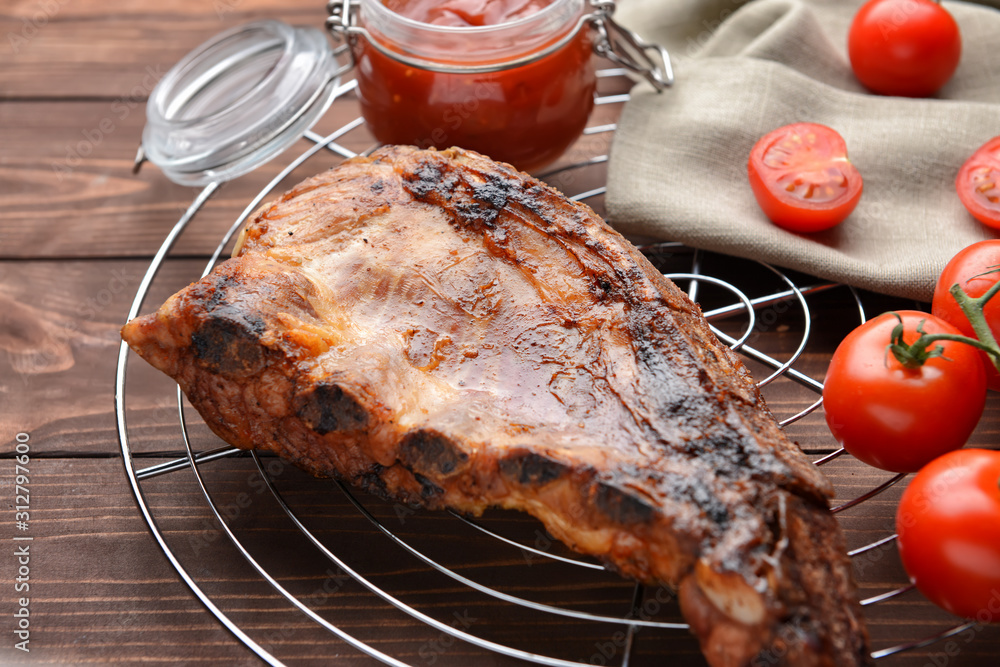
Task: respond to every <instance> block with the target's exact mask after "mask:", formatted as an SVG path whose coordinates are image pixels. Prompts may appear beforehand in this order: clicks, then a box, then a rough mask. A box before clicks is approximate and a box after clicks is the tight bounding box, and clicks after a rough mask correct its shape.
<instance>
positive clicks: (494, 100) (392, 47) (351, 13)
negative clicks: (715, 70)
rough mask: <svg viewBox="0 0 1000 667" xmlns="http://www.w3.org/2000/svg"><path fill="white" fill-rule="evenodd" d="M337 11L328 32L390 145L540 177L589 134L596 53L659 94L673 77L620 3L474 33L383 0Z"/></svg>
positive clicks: (554, 7) (590, 0)
mask: <svg viewBox="0 0 1000 667" xmlns="http://www.w3.org/2000/svg"><path fill="white" fill-rule="evenodd" d="M495 1H496V2H499V3H503V2H509V0H495ZM403 2H405V0H403ZM425 4H426V3H425ZM398 6H404V7H405V5H398ZM329 8H330V14H331V16H330V19H329V20H328V26H329V27H330V29H331V31H332V32H333V34H334V35H335V36H338V37H340V38H342V39H344V40H345V42H346V43H347V45H348V47H349V50H350V54H351V56H352V59H353V60H354V63H355V69H356V77H357V82H358V97H359V99H360V103H361V112H362V115H363V116H364V118H365V121H366V122H367V124H368V127H369V128H370V129H371V131H372V133H373V134H374V135H375V138H376V139H378V140H379V141H380V142H382V143H387V144H412V145H416V146H420V147H422V148H427V147H432V146H433V147H436V148H447V147H449V146H460V147H462V148H469V149H472V150H476V151H478V152H480V153H483V154H485V155H488V156H489V157H491V158H493V159H496V160H501V161H504V162H509V163H512V164H513V165H514V166H516V167H518V168H520V169H523V170H526V171H530V170H533V169H537V168H539V167H541V166H543V165H545V164H548V163H549V162H552V161H553V160H555V159H556V158H557V157H558V156H559V155H560V154H561V153H562V152H563V151H565V150H566V149H567V148H568V147H569V146H570V144H572V143H573V141H575V140H576V138H577V137H578V136H579V135H580V133H581V132H582V130H583V128H584V125H585V124H586V122H587V117H588V116H589V115H590V111H591V109H592V108H593V104H594V90H595V81H596V77H595V73H594V64H593V62H592V54H593V53H594V52H595V51H596V52H597V53H598V54H600V55H604V56H606V57H609V58H610V59H612V60H613V61H614V62H617V63H619V64H622V65H624V66H626V67H628V68H630V69H632V70H634V71H637V72H641V73H642V74H644V75H645V76H646V78H647V79H648V80H649V81H650V82H651V83H653V85H654V86H656V87H657V88H658V89H662V88H663V87H664V86H666V85H669V83H670V80H671V79H672V74H671V73H670V64H669V58H668V56H667V54H666V52H665V51H663V50H662V49H660V48H659V47H657V46H655V45H650V44H646V43H645V42H642V40H640V39H639V38H638V37H637V36H636V35H635V34H634V33H631V32H629V31H627V30H624V29H623V28H621V27H620V26H618V25H617V24H616V23H614V21H612V20H611V16H610V15H611V13H612V12H613V11H614V3H613V2H610V1H609V0H552V1H551V2H549V3H548V4H546V5H545V6H543V7H541V8H540V9H539V10H537V11H535V12H534V13H530V14H527V15H524V16H521V17H519V18H515V19H513V20H509V21H506V22H500V23H498V24H496V25H472V26H450V25H448V26H445V25H435V24H432V23H425V22H422V21H418V20H414V19H413V18H407V17H406V16H403V15H402V14H400V13H397V12H394V11H392V10H391V9H389V8H388V7H386V6H385V5H384V4H383V3H382V1H381V0H331V2H330V3H329ZM655 57H658V58H659V62H657V61H656V60H655V59H654V58H655Z"/></svg>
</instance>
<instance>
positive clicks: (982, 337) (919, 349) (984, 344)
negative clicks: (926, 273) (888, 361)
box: [886, 282, 1000, 371]
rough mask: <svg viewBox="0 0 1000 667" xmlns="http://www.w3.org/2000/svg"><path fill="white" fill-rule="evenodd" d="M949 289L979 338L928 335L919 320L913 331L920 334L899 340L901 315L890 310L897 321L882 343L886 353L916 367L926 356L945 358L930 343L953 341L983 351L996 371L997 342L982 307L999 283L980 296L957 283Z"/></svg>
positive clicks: (998, 289) (999, 356)
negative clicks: (909, 341) (887, 342)
mask: <svg viewBox="0 0 1000 667" xmlns="http://www.w3.org/2000/svg"><path fill="white" fill-rule="evenodd" d="M949 291H950V292H951V294H952V296H954V297H955V301H957V302H958V305H959V307H960V308H961V309H962V312H963V313H965V316H966V317H967V318H969V322H970V324H972V330H973V331H974V332H975V333H976V335H977V336H979V340H977V339H975V338H970V337H969V336H963V335H961V334H949V333H936V334H929V333H927V332H926V331H924V322H926V320H921V321H920V323H919V324H918V325H917V333H918V334H920V336H919V337H918V338H917V339H916V340H915V341H913V342H912V343H907V342H906V341H904V340H903V318H901V317H900V316H899V314H898V313H892V314H893V315H894V316H895V317H896V319H897V320H899V324H897V325H896V326H895V327H894V328H893V330H892V333H891V334H890V339H891V342H890V343H889V345H887V346H886V352H887V353H889V352H891V353H892V356H893V357H895V358H896V361H898V362H899V363H900V364H902V365H903V366H904V367H906V368H919V367H920V366H922V365H923V364H924V362H926V361H927V360H928V359H933V358H935V357H940V358H942V359H946V358H947V357H945V356H944V348H943V347H942V346H940V345H934V344H935V343H937V342H940V341H953V342H956V343H964V344H966V345H971V346H972V347H974V348H976V349H978V350H982V351H983V352H986V353H987V354H989V355H990V361H992V362H993V365H994V367H996V368H997V370H998V371H1000V345H997V341H996V339H995V338H994V337H993V332H992V331H990V327H989V324H987V322H986V317H985V316H984V315H983V307H984V306H985V305H986V302H987V301H989V300H990V299H991V298H993V296H994V295H996V293H997V292H1000V282H998V283H996V284H995V285H993V287H991V288H990V290H989V291H987V292H985V293H984V294H983V295H982V296H980V297H971V296H969V295H968V294H966V293H965V291H964V290H963V289H962V288H961V286H959V285H958V284H957V283H956V284H955V285H953V286H952V288H951V290H949ZM932 346H933V347H932Z"/></svg>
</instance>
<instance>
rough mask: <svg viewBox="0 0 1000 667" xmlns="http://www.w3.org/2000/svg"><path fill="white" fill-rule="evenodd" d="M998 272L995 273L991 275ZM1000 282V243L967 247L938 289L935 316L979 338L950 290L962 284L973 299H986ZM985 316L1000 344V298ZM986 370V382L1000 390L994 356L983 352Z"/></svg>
mask: <svg viewBox="0 0 1000 667" xmlns="http://www.w3.org/2000/svg"><path fill="white" fill-rule="evenodd" d="M991 268H992V269H996V271H994V272H990V271H991ZM998 280H1000V240H990V241H980V242H979V243H973V244H972V245H970V246H968V247H966V248H963V249H962V250H960V251H959V252H958V254H956V255H955V256H954V257H952V258H951V260H950V261H949V262H948V264H947V266H945V267H944V271H942V272H941V276H940V277H939V278H938V282H937V286H936V287H935V288H934V301H933V302H932V303H931V313H932V314H933V315H934V316H935V317H940V318H941V319H942V320H944V321H945V322H948V323H949V324H951V325H952V326H953V327H955V328H956V329H958V330H959V331H961V332H962V333H963V334H965V335H966V336H970V337H972V338H975V337H976V334H975V332H974V331H973V330H972V325H971V324H969V320H968V318H966V317H965V313H963V312H962V309H961V308H959V306H958V303H957V302H956V301H955V297H953V296H952V295H951V293H950V292H949V291H948V290H950V289H951V286H952V285H954V284H956V283H957V284H958V285H960V286H961V287H962V289H963V290H964V291H965V293H966V294H968V295H969V296H972V297H977V296H982V295H983V294H984V293H985V292H986V291H987V290H989V289H990V288H991V287H992V286H993V285H994V284H995V283H996V282H997V281H998ZM983 315H984V316H985V317H986V322H987V323H988V324H989V325H990V330H991V331H992V332H993V336H994V337H995V338H996V339H997V340H998V341H1000V295H997V296H995V297H994V298H992V299H990V300H989V301H988V302H987V303H986V306H985V307H984V308H983ZM979 354H981V355H982V359H983V366H984V367H985V368H986V382H987V384H988V386H989V388H990V389H995V390H1000V374H998V373H997V369H996V367H994V365H993V362H992V361H990V356H989V355H988V354H986V353H985V352H980V353H979Z"/></svg>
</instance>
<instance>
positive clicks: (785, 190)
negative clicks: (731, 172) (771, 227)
mask: <svg viewBox="0 0 1000 667" xmlns="http://www.w3.org/2000/svg"><path fill="white" fill-rule="evenodd" d="M747 171H748V173H749V175H750V187H751V188H753V193H754V196H756V197H757V203H758V204H760V207H761V208H762V209H763V210H764V214H765V215H767V217H768V218H770V219H771V221H772V222H773V223H774V224H776V225H778V226H780V227H784V228H785V229H788V230H791V231H794V232H818V231H820V230H823V229H829V228H830V227H833V226H834V225H836V224H838V223H839V222H841V221H842V220H843V219H844V218H846V217H847V216H848V215H850V214H851V211H853V210H854V207H855V206H857V204H858V200H859V199H860V198H861V191H862V189H863V184H862V180H861V174H859V173H858V170H857V169H856V168H855V167H854V165H853V164H851V163H850V162H849V161H848V159H847V144H846V143H845V142H844V138H843V137H841V136H840V135H839V134H837V132H836V130H832V129H830V128H829V127H826V126H825V125H817V124H816V123H793V124H791V125H786V126H784V127H779V128H778V129H776V130H774V131H773V132H770V133H768V134H766V135H764V136H763V137H762V138H761V139H760V141H758V142H757V143H756V145H754V147H753V150H751V151H750V162H749V164H748V165H747Z"/></svg>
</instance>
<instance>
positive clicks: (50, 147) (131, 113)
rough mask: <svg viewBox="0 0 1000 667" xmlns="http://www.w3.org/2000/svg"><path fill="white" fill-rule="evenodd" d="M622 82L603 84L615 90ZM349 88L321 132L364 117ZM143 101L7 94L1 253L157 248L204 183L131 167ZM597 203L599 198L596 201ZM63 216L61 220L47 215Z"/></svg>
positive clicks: (561, 179) (232, 186) (123, 253)
mask: <svg viewBox="0 0 1000 667" xmlns="http://www.w3.org/2000/svg"><path fill="white" fill-rule="evenodd" d="M621 84H622V82H621V81H620V80H619V81H618V82H613V81H610V82H607V83H604V84H602V85H603V86H605V87H606V88H607V89H608V90H611V91H613V90H615V89H616V87H618V88H620V86H621ZM619 108H620V105H609V106H602V107H598V109H597V111H596V112H595V114H594V116H593V119H592V121H591V124H592V125H602V124H605V123H608V122H612V121H613V120H614V118H615V117H616V116H617V113H618V111H619ZM357 116H358V112H357V106H356V102H355V100H354V98H353V97H348V98H346V99H345V100H343V101H342V102H340V103H337V104H335V105H334V107H333V108H332V109H331V110H330V112H328V114H327V115H326V116H325V117H324V118H323V119H322V120H321V121H320V123H319V124H317V127H316V131H317V132H318V133H320V134H322V135H325V134H327V133H329V132H332V131H334V130H335V129H337V128H339V127H341V126H342V125H344V124H345V123H347V122H349V121H351V120H354V119H355V118H357ZM144 118H145V108H144V106H143V105H142V104H139V103H138V102H131V101H111V102H108V101H98V102H65V103H55V102H53V103H45V104H42V105H36V104H28V103H13V102H8V103H0V258H43V257H73V256H88V257H102V256H103V257H134V256H145V257H150V256H152V255H153V254H154V253H155V251H156V249H157V248H158V247H159V245H160V243H161V242H162V240H163V239H164V237H166V235H167V234H168V232H169V231H170V229H171V228H172V227H173V226H174V224H175V223H176V222H177V220H178V219H179V218H180V217H181V215H182V214H183V212H184V211H185V210H186V209H187V208H188V206H190V205H191V202H192V201H193V200H194V197H195V195H196V193H197V192H198V190H197V189H196V188H191V187H183V186H179V185H175V184H173V183H171V182H169V181H168V180H167V179H166V178H164V176H163V174H162V173H160V171H159V170H158V169H157V168H156V167H155V166H154V165H150V164H147V165H145V166H144V167H143V170H142V171H141V172H140V174H139V175H138V176H135V175H133V174H132V173H131V169H132V162H133V159H134V157H135V153H136V150H137V148H138V146H139V143H140V139H141V135H142V125H143V123H144ZM609 140H610V136H609V135H608V134H599V135H592V136H584V137H581V139H580V140H579V141H578V142H577V144H576V145H575V146H574V147H573V149H572V150H571V151H570V152H569V153H568V154H567V155H566V156H565V157H564V158H563V159H562V160H561V161H560V162H559V163H558V164H557V165H556V166H558V165H566V164H570V163H572V162H574V161H577V160H580V159H585V158H588V157H591V156H594V155H600V154H606V153H607V150H608V145H609ZM342 143H343V145H344V146H345V147H346V148H348V149H349V150H352V151H354V152H360V151H363V150H366V149H368V148H370V147H371V146H372V145H373V142H372V139H371V137H370V135H369V134H368V133H367V132H366V131H365V130H364V129H358V130H355V131H352V132H351V133H349V134H348V135H347V136H346V137H345V138H344V140H343V141H342ZM310 146H312V143H311V142H308V141H305V140H303V141H301V142H299V143H298V144H296V146H295V147H293V148H292V149H290V150H289V152H288V153H286V154H285V155H282V156H279V157H278V158H277V159H275V160H274V161H273V162H271V163H268V164H267V165H265V166H263V167H261V168H260V169H259V170H258V171H257V172H254V173H251V174H248V175H246V176H244V177H242V178H240V179H237V180H236V181H234V182H232V183H228V184H226V185H225V186H224V187H223V188H222V189H221V191H220V192H218V193H217V194H216V195H215V196H214V197H213V198H212V199H211V200H209V202H208V203H207V205H206V206H205V207H204V209H203V210H202V211H201V213H199V215H198V217H197V218H196V224H192V225H191V227H190V229H189V231H187V232H185V234H184V235H183V236H182V237H181V239H180V240H179V241H178V243H177V245H176V249H175V252H176V253H179V254H185V255H193V254H198V255H207V254H210V253H211V252H212V250H214V248H215V245H216V243H217V241H218V239H219V238H221V236H222V235H223V233H224V232H225V230H226V229H228V228H229V226H230V225H231V224H232V223H233V221H234V220H235V219H236V218H237V216H238V215H239V214H240V213H241V212H242V211H243V210H244V208H246V206H247V205H248V204H249V203H250V202H251V201H252V200H253V198H254V196H256V195H257V193H258V192H259V191H260V190H261V189H262V188H263V187H264V186H265V185H266V184H267V183H268V182H269V181H270V180H271V179H272V178H273V177H274V175H275V174H277V173H278V171H280V169H281V168H282V167H284V166H285V165H287V164H288V163H289V162H290V161H291V160H292V158H294V157H295V156H297V155H298V153H300V152H302V151H304V150H306V148H308V147H310ZM340 159H341V158H339V157H337V156H334V155H332V154H330V153H328V152H323V153H321V154H319V155H317V156H316V157H314V158H312V159H311V160H310V161H309V162H307V163H306V164H305V165H303V166H302V167H300V168H299V169H297V170H296V171H295V172H294V173H293V174H292V175H291V176H290V177H289V178H288V179H287V180H286V181H285V182H284V183H283V184H282V185H281V186H279V187H278V188H277V189H276V191H275V195H274V196H277V194H280V193H281V192H283V191H284V190H286V189H288V188H290V187H291V186H292V185H294V184H295V183H297V182H299V181H301V180H303V179H305V178H307V177H308V176H311V175H313V174H315V173H317V172H319V171H322V170H324V169H328V168H329V167H331V166H333V165H334V164H337V163H338V162H339V161H340ZM604 169H605V168H604V165H596V166H593V167H587V168H585V169H581V170H573V171H569V172H565V173H562V174H559V175H558V176H556V177H554V178H553V179H552V183H553V185H555V186H556V187H559V188H561V189H563V190H564V191H565V192H567V193H568V194H573V193H577V192H585V191H587V190H588V189H590V188H593V187H595V186H596V185H598V184H600V183H602V182H603V179H604V174H605V171H604ZM590 203H592V204H594V205H596V206H597V207H598V208H599V206H600V204H601V200H600V199H596V200H593V201H591V202H590ZM48 220H53V221H58V225H56V226H55V227H52V226H49V225H46V224H41V223H43V222H44V221H48Z"/></svg>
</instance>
